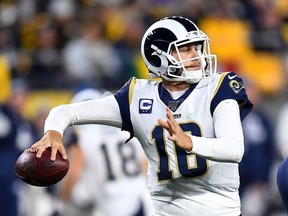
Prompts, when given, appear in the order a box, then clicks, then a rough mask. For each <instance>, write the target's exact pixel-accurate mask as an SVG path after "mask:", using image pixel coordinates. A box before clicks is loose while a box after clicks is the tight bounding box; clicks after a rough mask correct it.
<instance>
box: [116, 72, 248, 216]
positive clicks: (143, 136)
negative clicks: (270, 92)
mask: <svg viewBox="0 0 288 216" xmlns="http://www.w3.org/2000/svg"><path fill="white" fill-rule="evenodd" d="M115 98H116V100H117V102H118V104H119V107H120V111H121V116H122V121H123V126H122V129H123V130H127V131H129V132H130V133H131V136H133V135H134V136H135V137H137V138H138V139H139V141H140V143H141V144H142V147H143V149H144V151H145V153H146V156H147V158H148V163H149V165H148V166H149V167H148V182H149V185H148V186H149V190H150V193H151V196H152V199H153V207H154V214H153V216H157V215H163V216H172V215H173V216H175V215H177V216H182V215H183V216H184V215H185V216H187V215H205V216H206V215H213V216H214V215H221V216H224V215H231V216H232V215H233V216H236V215H240V213H241V212H240V199H239V195H238V188H239V174H238V163H228V162H217V161H212V160H208V159H205V158H202V157H200V156H197V155H195V154H192V153H187V152H186V151H185V150H182V149H179V148H176V147H175V144H174V143H172V142H171V141H169V140H168V138H167V137H168V132H167V131H166V130H165V129H163V128H162V127H161V126H159V125H158V124H157V119H159V118H162V119H166V111H165V109H166V107H167V106H168V107H169V108H170V109H171V110H172V113H173V115H174V117H175V119H176V121H177V122H178V123H179V124H180V126H181V128H182V129H183V130H184V131H185V132H187V133H189V134H192V135H195V136H199V137H206V138H215V137H216V136H215V131H214V130H215V129H214V126H213V112H214V110H215V109H216V107H217V105H218V104H219V103H220V102H221V101H222V100H225V99H235V100H237V101H238V103H239V105H240V109H241V111H240V116H241V118H242V119H243V118H244V117H245V116H246V115H247V114H248V113H249V111H250V110H251V107H252V106H251V103H250V102H249V100H248V98H247V95H246V92H245V89H244V87H243V85H242V80H241V79H240V78H239V77H237V76H236V74H235V73H223V74H217V75H216V76H215V77H213V78H210V79H203V80H201V81H200V82H199V83H198V84H195V85H193V86H191V87H190V89H188V90H187V91H186V92H185V93H184V94H183V95H182V96H181V97H179V98H178V99H173V98H172V97H171V96H170V94H169V92H168V91H167V90H166V89H165V88H164V87H163V86H162V82H161V81H150V80H142V79H135V78H132V79H131V80H130V81H129V82H127V83H126V85H125V86H123V87H122V88H121V89H120V90H119V91H118V92H116V94H115Z"/></svg>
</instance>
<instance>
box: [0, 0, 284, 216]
mask: <svg viewBox="0 0 288 216" xmlns="http://www.w3.org/2000/svg"><path fill="white" fill-rule="evenodd" d="M168 15H181V16H185V17H188V18H190V19H191V20H193V21H194V22H195V23H196V24H198V26H199V27H201V29H202V30H203V31H204V32H206V33H207V35H208V36H209V37H210V39H211V41H213V46H212V47H211V49H212V51H213V53H216V54H217V56H218V68H219V67H220V68H219V69H218V71H235V72H236V73H237V74H241V76H242V77H244V78H245V79H244V81H245V82H244V84H245V83H247V86H249V89H250V87H251V88H252V90H251V92H252V93H250V94H251V95H252V94H253V96H251V100H252V102H253V103H255V104H256V106H255V111H253V113H252V114H250V115H251V116H250V117H249V118H247V119H246V120H245V121H244V122H243V129H244V135H245V139H246V140H247V142H246V143H245V145H246V150H245V155H244V157H243V160H242V163H241V164H240V176H241V178H242V179H241V187H242V188H240V189H241V190H240V194H241V198H242V203H243V213H242V215H245V216H249V215H251V216H258V215H259V216H276V215H285V213H284V209H283V205H282V203H281V198H280V196H279V192H278V191H277V188H276V169H277V166H278V164H279V162H280V161H281V160H282V159H283V158H284V157H286V156H287V155H288V150H287V149H288V148H287V145H288V143H286V147H285V143H284V144H283V140H282V137H284V134H286V132H285V130H284V128H285V125H286V124H287V123H286V124H285V123H283V122H281V120H282V119H283V118H282V117H281V116H283V115H285V113H286V112H287V113H288V108H287V107H288V106H287V105H286V103H287V104H288V97H287V92H288V88H287V84H288V83H287V75H288V63H287V62H288V49H287V47H288V1H287V0H274V1H273V0H215V1H209V2H208V1H205V0H190V1H187V0H177V1H176V0H145V1H141V0H37V1H34V0H2V1H1V3H0V105H1V109H0V119H1V122H0V125H1V128H2V129H1V132H0V155H1V153H3V155H7V151H9V144H12V143H13V144H14V146H10V147H11V152H13V160H14V157H15V148H17V149H18V151H19V152H21V150H23V149H25V148H27V147H29V146H30V145H31V144H32V143H33V141H35V140H37V139H38V138H39V137H40V136H41V132H42V129H43V128H42V127H43V119H44V118H45V115H47V110H49V109H50V108H51V107H52V106H53V105H55V103H58V101H59V100H60V101H61V102H59V104H60V103H63V102H69V101H70V99H71V97H72V95H73V94H74V93H75V92H77V91H78V90H80V89H83V88H85V87H92V88H96V89H100V88H105V89H107V90H109V91H112V92H113V91H114V90H115V89H119V88H120V87H121V86H123V84H124V83H125V82H126V81H127V80H128V79H129V78H130V77H131V76H136V77H139V78H141V77H143V78H144V77H145V78H146V77H147V72H146V68H145V65H144V63H143V62H142V59H141V54H140V42H141V38H142V36H143V33H144V31H145V29H146V28H147V27H148V26H149V25H150V24H151V23H152V22H154V21H155V20H157V19H159V18H162V17H165V16H168ZM19 81H20V82H19ZM24 83H25V84H26V85H27V86H29V88H26V87H27V86H26V87H25V88H21V87H23V85H24ZM23 89H24V90H25V92H26V91H28V92H29V98H27V99H26V101H25V102H26V104H25V105H23V104H20V105H19V106H20V108H21V109H23V110H21V114H19V113H18V114H13V113H12V114H11V116H13V115H15V116H17V120H19V119H21V122H23V121H25V124H24V123H23V125H25V126H26V123H27V124H28V123H30V124H31V128H29V131H28V130H27V131H25V133H24V132H23V130H22V137H20V135H19V136H18V140H17V138H16V135H15V137H14V139H5V130H3V127H4V126H5V124H4V121H3V115H2V112H3V109H2V107H9V106H8V104H11V101H13V100H15V92H17V93H19V92H20V90H21V91H22V90H23ZM247 89H248V88H247ZM254 93H256V95H254ZM63 94H64V96H63ZM248 94H249V93H248ZM254 96H255V97H254ZM55 98H56V99H55ZM59 98H60V99H59ZM54 99H55V100H56V102H55V100H54ZM49 100H52V102H51V101H50V102H49ZM57 100H58V101H57ZM20 108H18V109H20ZM280 113H281V115H280ZM19 116H21V118H20V117H19ZM12 119H15V118H12ZM23 125H22V126H23ZM14 126H15V128H14V130H15V131H19V130H21V128H20V126H21V125H18V126H19V128H17V123H16V125H14ZM22 129H23V127H22ZM15 133H16V132H15ZM28 133H29V134H30V135H31V136H33V137H34V139H31V143H27V144H23V143H24V141H23V140H25V141H27V139H25V137H26V138H27V134H28ZM10 136H12V135H11V134H10ZM19 137H20V138H19ZM19 139H20V141H19ZM283 139H284V138H283ZM11 140H13V141H11ZM22 141H23V142H22ZM5 142H7V143H5ZM8 142H9V143H8ZM11 142H12V143H11ZM21 142H22V143H21ZM21 144H22V145H21ZM11 154H12V153H11ZM2 159H3V160H4V159H6V158H5V157H4V156H3V157H2V156H1V157H0V161H1V160H2ZM7 160H9V159H7ZM1 164H5V161H3V162H1ZM9 164H10V165H9V166H10V168H11V169H13V161H12V162H11V158H10V160H9ZM251 164H252V165H253V166H250V165H251ZM8 169H9V167H7V169H1V168H0V177H1V179H0V181H1V184H0V190H1V191H2V189H3V191H4V189H5V191H6V190H10V191H11V193H13V194H18V197H20V198H21V197H23V196H24V197H25V194H26V195H27V194H29V193H30V194H31V197H32V196H35V194H38V195H39V197H40V196H41V197H42V198H43V197H46V199H44V198H43V199H42V200H47V202H46V208H45V207H43V205H44V204H43V203H42V205H40V204H39V208H34V213H33V214H35V215H37V216H41V215H43V216H44V215H47V216H48V215H53V213H55V212H53V211H51V206H52V207H53V206H56V205H55V204H54V203H51V201H50V199H49V196H52V195H53V196H56V194H57V187H56V188H48V189H47V190H46V189H43V188H42V189H41V192H40V191H39V190H40V189H39V190H37V189H35V188H28V189H27V188H23V185H22V187H21V185H20V186H19V184H20V183H19V182H18V183H17V184H11V183H13V182H14V181H17V178H16V176H15V178H14V179H13V175H14V173H11V169H10V172H9V170H8ZM1 172H2V173H1ZM3 172H7V173H3ZM7 175H9V182H8V186H7V182H4V181H3V182H2V180H3V178H5V176H7ZM2 177H3V178H2ZM10 177H11V178H12V179H13V180H11V178H10ZM7 179H8V178H7ZM7 179H6V180H7ZM15 185H16V186H15ZM242 185H243V186H242ZM19 187H21V188H22V189H21V190H19ZM16 188H18V189H16ZM15 191H17V193H15ZM27 191H29V192H27ZM46 193H47V194H46ZM1 194H3V193H1ZM7 194H8V192H7ZM43 194H44V195H43ZM5 195H6V194H5ZM11 197H13V196H12V195H11ZM47 197H48V198H47ZM0 198H1V199H0V215H5V214H2V213H3V212H4V211H3V210H2V209H3V206H6V207H7V206H9V205H8V204H7V203H9V202H10V203H11V202H14V201H13V200H14V198H11V199H10V198H9V197H8V196H4V197H3V196H0ZM24 201H25V202H22V203H21V202H19V203H15V205H18V209H19V212H21V213H18V215H29V216H31V215H32V216H33V214H32V213H31V212H30V211H31V206H29V201H30V202H36V201H37V200H36V199H35V198H30V199H27V196H26V199H24ZM23 203H24V204H23ZM30 205H31V203H30ZM33 205H34V204H33ZM25 206H26V207H25ZM28 206H29V207H28ZM11 209H12V207H11ZM41 209H42V212H41ZM39 211H40V212H39ZM11 216H14V215H11ZM15 216H17V215H15Z"/></svg>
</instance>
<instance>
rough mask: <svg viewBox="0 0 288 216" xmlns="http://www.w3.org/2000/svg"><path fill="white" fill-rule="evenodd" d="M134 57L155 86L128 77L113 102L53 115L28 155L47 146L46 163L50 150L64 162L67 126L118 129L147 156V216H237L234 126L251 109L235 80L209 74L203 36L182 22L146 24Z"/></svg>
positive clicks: (61, 109)
mask: <svg viewBox="0 0 288 216" xmlns="http://www.w3.org/2000/svg"><path fill="white" fill-rule="evenodd" d="M141 53H142V57H143V60H144V62H145V64H146V66H147V68H148V71H149V75H150V77H151V78H161V79H160V80H159V79H157V80H144V79H137V78H131V79H130V80H129V81H128V82H127V83H126V84H125V85H124V86H123V87H122V88H121V89H120V90H119V91H117V92H116V93H115V94H114V95H112V96H107V97H105V98H102V99H98V100H92V101H86V102H80V103H75V104H71V105H61V106H58V107H56V108H53V109H52V110H51V112H50V114H49V116H48V117H47V119H46V124H45V135H44V137H43V138H42V139H41V140H40V141H38V142H36V143H35V144H34V145H32V146H31V149H32V151H36V148H38V152H37V157H41V155H42V153H43V151H44V150H45V149H46V148H47V147H50V146H51V147H52V153H51V160H54V159H55V155H56V152H57V151H60V153H61V154H62V156H63V158H64V159H65V158H67V154H66V150H65V148H64V145H63V143H62V134H63V131H64V130H65V129H66V128H67V127H68V126H70V125H75V124H91V123H94V124H105V125H110V126H115V127H120V128H122V130H125V131H129V132H130V138H132V137H134V136H135V137H136V138H138V140H139V141H140V143H141V145H142V148H143V149H144V152H145V153H146V157H147V159H148V188H149V191H150V195H151V198H152V203H153V216H159V215H163V216H172V215H173V216H175V215H179V216H180V215H213V216H214V215H221V216H228V215H231V216H232V215H233V216H235V215H240V214H241V210H240V209H241V207H240V198H239V193H238V189H239V172H238V165H239V162H240V161H241V159H242V156H243V152H244V144H243V131H242V125H241V120H243V119H244V118H245V116H246V115H247V114H248V113H249V112H250V111H251V109H252V103H251V102H250V101H249V99H248V97H247V94H246V91H245V88H244V86H243V82H242V79H241V78H240V77H238V76H237V75H236V74H235V73H234V72H225V73H217V72H216V56H215V55H212V54H211V53H210V46H209V38H208V36H207V35H206V34H205V33H204V32H202V31H201V30H200V29H199V28H198V27H197V26H196V25H195V24H194V23H193V22H192V21H191V20H189V19H187V18H184V17H179V16H171V17H166V18H163V19H161V20H159V21H157V22H155V23H154V24H152V25H151V26H150V27H149V28H148V29H147V31H146V33H145V34H144V36H143V38H142V43H141ZM95 157H97V155H96V156H95Z"/></svg>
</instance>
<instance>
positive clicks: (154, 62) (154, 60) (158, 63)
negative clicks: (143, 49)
mask: <svg viewBox="0 0 288 216" xmlns="http://www.w3.org/2000/svg"><path fill="white" fill-rule="evenodd" d="M150 62H151V64H152V65H153V66H155V67H160V66H161V58H160V57H159V56H158V55H151V59H150Z"/></svg>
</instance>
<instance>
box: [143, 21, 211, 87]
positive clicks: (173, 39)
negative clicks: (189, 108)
mask: <svg viewBox="0 0 288 216" xmlns="http://www.w3.org/2000/svg"><path fill="white" fill-rule="evenodd" d="M189 43H199V44H200V45H201V46H200V47H201V49H200V50H199V51H197V52H198V55H199V57H194V58H190V59H185V60H182V59H181V56H180V54H179V50H178V49H179V47H181V46H183V45H185V44H189ZM173 50H176V52H177V53H178V55H179V59H180V60H179V61H177V60H176V59H175V58H174V57H173V56H172V55H171V52H172V51H173ZM141 54H142V57H143V60H144V62H145V64H146V66H147V68H148V70H149V76H150V77H151V78H155V77H162V78H163V79H165V80H168V81H186V82H188V83H197V82H199V81H200V80H201V79H203V78H208V77H211V76H213V75H214V74H215V73H216V67H217V58H216V55H212V54H210V46H209V38H208V37H207V35H206V34H204V33H203V32H202V31H201V30H200V29H199V28H198V27H197V26H196V25H195V24H194V23H193V22H192V21H191V20H189V19H187V18H184V17H179V16H171V17H166V18H163V19H161V20H159V21H157V22H156V23H154V24H153V25H151V26H150V27H149V28H148V30H147V31H146V32H145V34H144V36H143V38H142V43H141ZM193 60H200V62H201V69H200V70H193V71H189V70H187V69H186V68H185V67H184V63H185V62H186V61H193Z"/></svg>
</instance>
